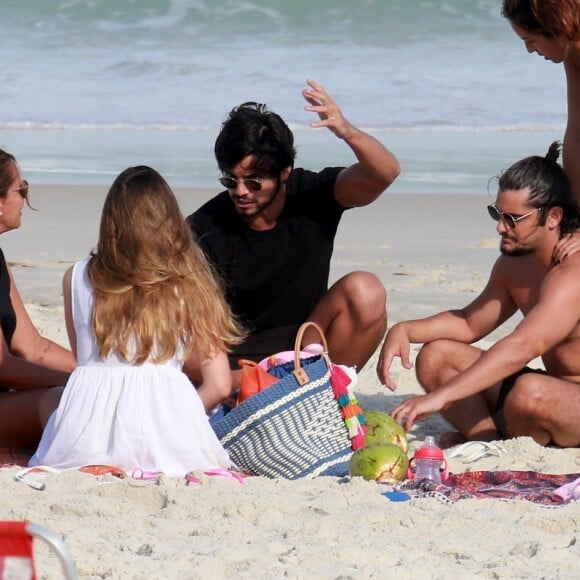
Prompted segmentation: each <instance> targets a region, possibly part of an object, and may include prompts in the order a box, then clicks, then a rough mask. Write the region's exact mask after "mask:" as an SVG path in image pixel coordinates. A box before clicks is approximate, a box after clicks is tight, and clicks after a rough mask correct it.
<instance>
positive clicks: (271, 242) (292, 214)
mask: <svg viewBox="0 0 580 580" xmlns="http://www.w3.org/2000/svg"><path fill="white" fill-rule="evenodd" d="M341 170H342V167H327V168H325V169H324V170H323V171H321V172H320V173H314V172H312V171H307V170H304V169H294V170H293V171H292V173H291V174H290V177H289V179H288V181H287V182H286V202H285V205H284V209H283V210H282V213H281V215H280V217H279V218H278V220H277V223H276V226H275V227H274V228H273V229H271V230H267V231H255V230H252V229H250V228H249V227H248V226H247V225H246V223H245V222H244V221H243V220H242V218H241V217H240V216H239V215H238V214H237V212H236V210H235V208H234V205H233V203H232V201H231V199H230V197H229V195H228V192H227V191H224V192H222V193H220V194H218V195H217V196H216V197H214V198H213V199H211V200H210V201H209V202H207V203H206V204H204V205H203V206H202V207H201V208H200V209H198V210H197V211H196V212H195V213H193V214H192V215H190V216H189V217H188V218H187V220H188V222H189V225H190V226H191V228H192V230H193V233H194V235H195V236H196V238H197V240H198V242H199V244H200V246H201V248H202V249H203V251H204V252H205V254H206V256H207V258H208V259H209V261H210V262H211V263H212V264H213V265H214V266H215V267H216V269H217V271H218V272H219V274H220V275H221V277H222V279H223V282H224V286H225V292H226V299H227V301H228V303H229V304H230V306H231V308H232V310H233V313H234V314H235V315H236V316H237V317H238V319H239V320H240V322H241V323H242V324H243V325H244V327H245V328H246V329H247V330H248V331H249V332H250V335H249V336H248V338H247V339H246V340H245V341H244V343H243V344H241V345H239V346H238V347H236V348H235V349H234V353H233V354H232V355H230V366H231V367H232V368H237V360H238V359H239V358H247V359H250V360H256V361H258V360H260V359H262V358H264V357H265V356H268V355H270V354H272V353H275V352H279V351H284V350H288V349H293V348H294V339H295V337H296V332H297V330H298V328H299V326H300V325H301V324H302V323H303V322H304V321H305V320H306V319H307V318H308V316H309V315H310V313H311V312H312V310H313V309H314V307H315V306H316V304H317V303H318V302H319V300H320V299H321V298H322V296H324V294H325V293H326V291H327V290H328V276H329V271H330V260H331V258H332V251H333V247H334V237H335V235H336V231H337V228H338V224H339V222H340V218H341V216H342V212H343V211H344V209H345V208H343V207H342V206H341V205H340V204H339V203H338V202H337V201H336V200H335V199H334V184H335V182H336V178H337V176H338V174H339V173H340V171H341Z"/></svg>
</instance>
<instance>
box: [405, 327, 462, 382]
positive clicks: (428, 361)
mask: <svg viewBox="0 0 580 580" xmlns="http://www.w3.org/2000/svg"><path fill="white" fill-rule="evenodd" d="M456 354H457V343H455V342H454V341H452V340H445V339H441V340H434V341H433V342H427V343H425V344H424V345H423V346H422V347H421V350H420V351H419V354H418V355H417V359H416V360H415V372H416V374H417V380H418V381H419V384H420V385H421V386H422V387H423V388H424V389H425V390H426V391H433V390H435V388H437V386H439V385H440V383H441V370H442V369H443V368H446V367H450V366H452V365H453V360H454V357H455V356H456Z"/></svg>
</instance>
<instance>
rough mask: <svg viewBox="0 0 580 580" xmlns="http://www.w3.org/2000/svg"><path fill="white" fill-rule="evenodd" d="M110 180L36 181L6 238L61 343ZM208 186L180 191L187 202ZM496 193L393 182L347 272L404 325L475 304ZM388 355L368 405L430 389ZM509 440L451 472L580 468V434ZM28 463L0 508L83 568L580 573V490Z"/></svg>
mask: <svg viewBox="0 0 580 580" xmlns="http://www.w3.org/2000/svg"><path fill="white" fill-rule="evenodd" d="M104 194H105V190H104V188H54V187H45V188H35V189H33V203H34V205H35V206H36V207H38V208H39V209H40V210H41V211H40V212H37V213H34V214H32V213H31V212H27V213H26V214H25V216H24V219H23V226H22V228H21V229H20V230H19V231H17V232H11V233H9V234H7V235H5V236H3V239H2V248H3V249H4V252H5V254H6V256H7V258H8V260H9V261H10V262H12V263H13V272H14V275H15V277H16V280H17V283H18V285H19V288H20V291H21V293H22V295H23V297H24V299H25V301H26V303H27V304H28V308H29V312H30V314H31V316H32V318H33V320H34V322H35V323H36V324H37V325H38V327H39V328H40V329H41V331H42V332H43V334H45V335H46V336H49V337H51V338H53V339H54V340H56V341H58V342H60V343H62V344H66V333H65V331H64V321H63V314H62V299H61V292H60V279H61V276H62V273H63V272H64V270H65V269H66V267H67V266H68V265H69V264H70V263H72V262H73V261H74V260H77V259H79V258H80V257H83V256H84V255H86V254H87V253H88V251H89V250H90V248H91V247H92V245H93V244H94V241H95V240H96V237H97V228H98V220H99V215H100V208H101V204H102V199H103V196H104ZM207 197H208V193H207V192H203V191H196V192H193V193H190V192H186V191H182V192H180V201H181V204H182V208H183V211H184V213H186V214H187V213H189V212H191V211H193V210H194V209H195V208H196V207H197V206H198V205H199V204H200V203H201V202H202V201H203V200H204V199H207ZM487 203H489V200H488V199H487V197H486V196H482V197H476V196H466V197H460V196H388V195H385V196H384V197H383V198H382V199H381V200H380V201H379V202H377V203H376V204H374V205H373V206H371V207H369V208H365V209H361V210H353V211H351V212H349V213H348V214H347V216H346V217H345V219H344V222H343V225H342V226H341V230H340V232H339V236H338V239H337V242H336V250H335V259H334V264H333V270H332V276H333V278H337V277H339V276H340V275H342V274H344V273H345V272H348V271H350V270H354V269H365V270H369V271H372V272H375V273H376V274H378V275H379V276H380V277H381V279H382V280H383V282H384V284H385V286H386V287H387V289H388V292H389V307H388V309H389V324H392V323H394V322H397V321H399V320H402V319H406V318H411V317H422V316H426V315H429V314H432V313H434V312H437V311H438V310H440V309H442V308H449V307H459V306H462V305H464V304H465V303H467V302H468V301H470V300H471V299H473V297H474V296H475V295H476V293H477V292H479V291H480V290H481V289H482V287H483V285H484V284H485V282H486V279H487V273H488V271H489V268H490V266H491V264H492V263H493V261H494V259H495V258H496V256H497V241H496V236H495V230H494V225H493V223H492V222H491V221H490V220H489V218H488V217H487V216H486V212H485V205H486V204H487ZM511 326H513V321H512V322H511V323H508V324H506V328H505V329H502V330H500V331H498V332H496V333H494V335H493V336H492V337H490V338H491V339H495V338H497V337H498V336H501V334H502V333H503V332H506V330H507V329H509V328H511ZM488 344H490V342H489V341H485V342H484V343H483V345H484V346H486V345H488ZM413 352H414V353H416V352H417V347H414V349H413ZM376 359H377V354H375V356H374V357H373V359H372V360H371V362H370V363H369V364H368V365H367V367H365V369H363V371H362V372H361V375H360V378H359V383H358V386H357V395H358V396H359V399H360V401H361V404H362V406H363V407H364V408H365V409H383V410H386V411H389V410H390V409H391V408H392V407H393V406H394V405H395V404H396V403H397V402H398V401H400V400H401V399H402V398H403V397H405V396H407V395H409V394H412V393H419V392H420V388H419V386H418V385H417V382H416V380H415V377H414V373H413V372H412V371H406V370H403V369H402V368H401V367H400V365H398V364H396V365H395V367H394V369H393V374H394V376H395V379H396V381H397V383H398V385H399V388H398V390H397V391H396V393H394V394H392V393H389V392H387V390H386V389H385V388H384V387H382V386H381V385H380V384H379V382H378V379H377V378H376V374H375V368H374V367H375V365H376ZM446 429H448V425H447V424H446V423H445V421H444V420H443V419H442V418H441V417H440V416H435V417H432V418H431V419H429V420H427V421H425V422H423V423H421V424H420V425H419V426H418V428H417V429H416V430H415V431H414V432H413V433H412V434H411V435H410V441H411V445H412V447H415V446H416V445H417V444H418V443H419V442H420V441H422V440H423V438H424V437H425V435H427V434H433V435H435V436H437V435H438V434H440V433H441V432H443V431H445V430H446ZM504 445H505V448H506V453H505V454H504V455H502V456H501V457H496V456H491V457H487V458H483V459H480V460H478V461H476V462H474V463H462V462H461V461H459V460H453V459H452V460H450V467H451V471H453V472H460V471H466V470H492V469H506V470H507V469H515V470H533V471H541V472H544V473H578V472H580V450H578V449H571V450H556V449H544V448H542V447H539V446H538V445H536V444H534V443H533V441H532V440H531V439H527V438H522V439H517V440H512V441H508V442H505V444H504ZM17 472H18V469H17V468H14V469H3V470H1V471H0V485H1V486H2V489H3V492H2V494H0V518H1V519H28V520H31V521H34V522H36V523H38V524H41V525H45V526H48V527H50V528H52V529H54V530H55V531H57V532H59V533H60V534H62V535H63V536H64V537H65V539H66V541H67V543H68V545H69V547H70V549H71V550H72V552H73V555H74V557H75V560H76V563H77V567H78V571H79V574H80V576H81V577H83V578H125V579H129V578H163V577H165V578H199V577H217V578H220V577H237V578H249V577H252V578H275V577H283V576H287V577H290V578H306V577H314V578H390V577H397V578H459V577H461V578H575V577H577V576H578V562H579V561H580V543H579V542H578V530H579V529H580V504H570V505H567V506H564V507H558V508H554V509H547V508H544V507H541V506H539V505H536V504H532V503H529V502H525V501H519V502H514V501H510V502H507V501H500V500H461V501H459V502H457V503H455V504H453V505H446V504H444V503H442V502H441V501H440V500H437V499H434V498H429V499H427V498H426V499H419V500H413V501H412V502H404V503H391V502H389V501H387V500H386V499H385V498H384V497H383V496H381V492H383V491H386V488H385V487H384V486H383V487H381V486H380V485H377V484H375V483H373V482H365V481H363V480H359V479H355V480H350V479H349V478H345V479H340V480H339V479H334V478H318V479H313V480H301V481H294V482H288V481H281V480H277V481H273V480H267V479H262V478H250V479H248V480H247V482H246V484H245V485H240V484H238V483H237V482H233V481H228V480H225V479H223V478H216V477H207V476H205V477H203V478H202V483H201V484H199V485H190V486H186V485H185V484H184V482H183V481H178V480H172V479H167V478H161V479H160V481H159V482H158V483H155V482H138V481H129V480H119V479H116V478H113V477H111V476H103V477H99V478H97V477H93V476H91V475H85V474H82V473H77V472H68V473H63V474H60V475H50V476H47V477H46V479H45V480H44V481H45V484H46V487H45V489H44V490H42V491H39V490H34V489H32V488H31V487H29V486H28V485H26V484H25V483H22V482H15V481H14V480H13V479H12V478H13V476H14V474H15V473H17ZM37 546H38V562H37V567H38V569H39V571H40V572H41V573H42V574H45V573H46V574H48V576H46V577H49V578H58V577H59V574H58V570H59V567H58V563H57V562H56V561H55V559H54V558H53V557H52V556H50V555H49V553H48V550H47V549H45V548H44V547H43V546H42V544H41V543H37ZM42 577H45V576H42Z"/></svg>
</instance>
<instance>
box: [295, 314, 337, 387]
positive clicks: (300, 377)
mask: <svg viewBox="0 0 580 580" xmlns="http://www.w3.org/2000/svg"><path fill="white" fill-rule="evenodd" d="M310 327H312V328H314V329H315V330H316V331H317V332H318V334H319V335H320V338H321V343H322V347H323V349H324V350H323V353H322V357H323V358H324V360H325V361H326V365H327V366H328V367H330V359H329V358H328V344H327V342H326V337H325V336H324V332H323V331H322V328H320V326H318V324H316V322H312V321H307V322H304V323H303V324H302V325H301V326H300V328H299V329H298V334H297V335H296V341H295V342H294V370H293V371H292V374H293V375H294V376H295V377H296V380H297V381H298V384H299V385H305V384H306V383H307V382H308V381H309V378H308V375H307V374H306V371H305V370H304V369H303V368H302V365H301V359H300V349H301V347H302V338H303V337H304V333H305V332H306V331H307V330H308V329H309V328H310Z"/></svg>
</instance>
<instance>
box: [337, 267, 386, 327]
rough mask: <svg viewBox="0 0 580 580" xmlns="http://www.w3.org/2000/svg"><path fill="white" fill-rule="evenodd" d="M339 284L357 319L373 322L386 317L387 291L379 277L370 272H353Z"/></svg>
mask: <svg viewBox="0 0 580 580" xmlns="http://www.w3.org/2000/svg"><path fill="white" fill-rule="evenodd" d="M339 283H341V284H342V286H343V289H344V292H345V295H346V300H347V303H348V304H349V307H350V308H351V309H352V310H353V312H354V313H355V315H356V317H357V318H359V319H360V320H362V321H369V322H371V321H373V320H377V319H383V318H384V317H385V312H386V304H387V291H386V290H385V287H384V285H383V283H382V282H381V281H380V280H379V278H378V277H377V276H375V275H374V274H371V273H370V272H362V271H359V272H351V273H350V274H347V275H346V276H344V278H342V279H341V280H340V281H339Z"/></svg>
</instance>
